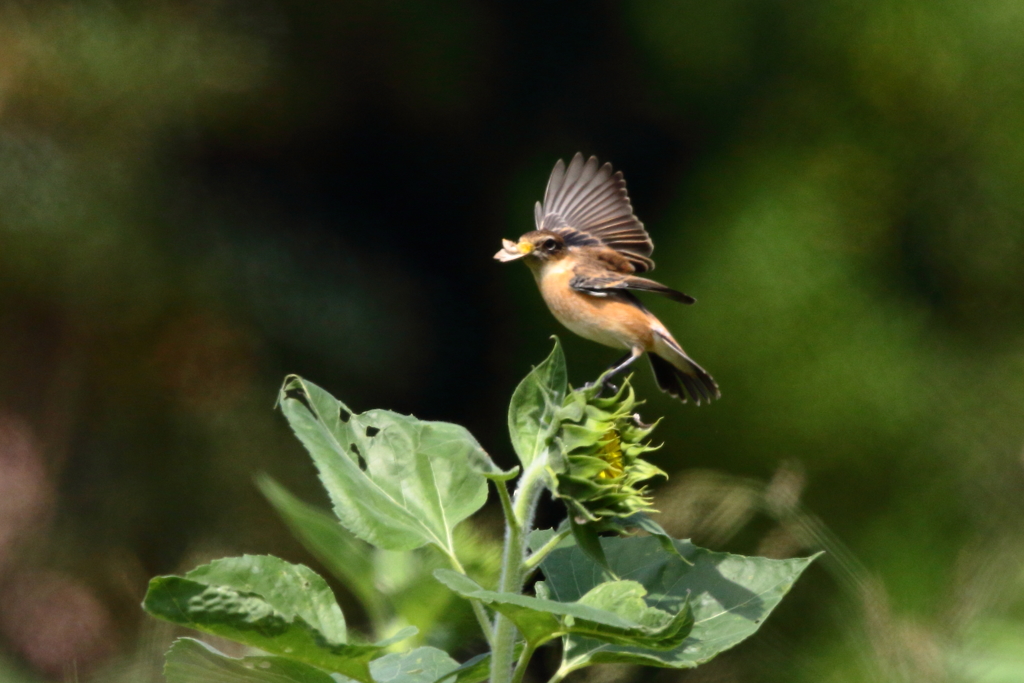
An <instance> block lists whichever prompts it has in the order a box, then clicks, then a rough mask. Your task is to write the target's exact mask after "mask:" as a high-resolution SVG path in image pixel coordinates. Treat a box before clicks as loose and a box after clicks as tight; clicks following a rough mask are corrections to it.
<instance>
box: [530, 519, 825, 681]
mask: <svg viewBox="0 0 1024 683" xmlns="http://www.w3.org/2000/svg"><path fill="white" fill-rule="evenodd" d="M552 533H553V532H550V531H547V532H543V533H534V534H532V535H531V538H530V542H531V545H532V546H533V547H535V548H537V547H540V546H541V545H543V543H544V542H545V541H547V540H548V539H549V538H551V536H552ZM601 544H602V546H603V547H604V552H605V557H606V558H607V559H608V564H609V566H610V567H611V569H612V571H613V572H615V574H616V575H618V576H628V577H630V579H634V580H636V581H638V582H639V583H640V584H642V585H643V586H644V587H645V588H646V589H647V591H648V595H647V601H648V603H650V604H651V605H653V606H655V607H660V608H661V609H663V610H667V611H669V612H673V611H675V610H678V609H679V607H680V605H682V604H685V602H686V601H687V600H689V602H690V604H691V605H692V610H693V618H694V626H693V630H692V631H691V632H690V634H689V636H688V637H687V638H686V640H685V641H683V642H682V644H680V645H679V646H677V647H675V648H673V649H671V650H666V651H661V652H658V651H653V650H649V649H643V648H638V647H633V646H625V645H618V644H609V643H607V642H600V641H598V640H595V639H593V638H588V637H581V636H578V635H575V634H570V635H569V636H567V637H566V639H565V643H564V648H563V663H562V671H563V673H566V672H568V671H575V670H576V669H580V668H582V667H584V666H589V665H590V664H597V663H600V662H626V663H634V664H647V665H652V666H662V667H669V668H676V669H685V668H691V667H695V666H697V665H698V664H702V663H704V662H707V661H708V660H710V659H711V658H712V657H714V656H715V655H717V654H718V653H720V652H722V651H724V650H727V649H729V648H730V647H732V646H734V645H736V644H737V643H739V642H740V641H742V640H743V639H745V638H747V637H749V636H750V635H752V634H753V633H754V632H755V631H757V629H758V627H759V626H760V625H761V623H762V622H763V621H764V619H765V618H766V617H767V616H768V615H769V614H770V613H771V611H772V609H774V608H775V606H776V605H778V604H779V601H780V600H782V597H783V596H784V595H785V594H786V593H787V592H788V591H789V589H790V588H791V587H792V586H793V583H794V582H795V581H796V580H797V578H798V577H799V576H800V574H801V573H802V572H803V571H804V569H806V568H807V566H808V565H809V564H810V563H811V562H812V561H813V560H814V557H817V556H814V557H809V558H800V559H792V560H770V559H767V558H762V557H744V556H742V555H730V554H728V553H715V552H711V551H710V550H704V549H703V548H698V547H696V546H694V545H693V544H691V543H689V542H688V541H675V542H674V544H675V546H676V549H677V550H678V551H679V553H680V554H681V555H682V556H683V557H685V558H686V559H688V560H689V561H690V562H692V563H693V564H692V565H690V564H687V563H686V562H685V561H683V560H682V559H680V558H679V557H677V556H676V555H675V554H674V553H667V552H665V551H664V549H662V547H661V545H660V544H659V539H657V538H654V537H649V536H648V537H642V538H641V537H632V538H602V539H601ZM541 568H542V569H543V571H544V575H545V577H546V578H547V586H548V588H549V590H550V591H551V594H552V595H553V596H554V598H555V599H556V600H559V601H562V602H570V601H573V600H579V599H581V598H582V597H583V596H584V595H585V594H587V592H588V591H591V590H592V589H594V588H595V587H596V586H598V585H599V584H600V583H601V582H602V580H603V579H602V577H603V575H604V570H603V569H602V568H601V567H600V566H599V565H598V564H597V563H596V562H594V561H593V560H591V559H590V558H589V557H588V556H587V555H586V553H584V552H583V551H582V550H580V549H579V548H578V547H576V546H575V545H573V544H572V541H571V540H570V539H568V538H567V539H566V540H565V541H564V542H563V543H562V544H560V545H559V547H558V548H556V549H555V550H553V551H551V553H550V554H549V555H548V556H547V557H546V558H545V559H544V561H543V562H541Z"/></svg>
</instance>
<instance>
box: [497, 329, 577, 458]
mask: <svg viewBox="0 0 1024 683" xmlns="http://www.w3.org/2000/svg"><path fill="white" fill-rule="evenodd" d="M567 386H568V373H567V371H566V367H565V355H564V354H563V353H562V345H561V344H560V343H559V341H558V337H555V348H554V349H552V350H551V355H549V356H548V357H547V358H546V359H545V360H544V362H543V363H541V364H540V365H538V366H537V367H535V368H534V369H533V370H531V371H530V374H528V375H527V376H526V378H525V379H523V381H522V382H520V383H519V386H518V387H516V390H515V393H513V394H512V402H511V403H510V404H509V407H508V431H509V433H510V434H511V436H512V447H513V448H515V451H516V455H518V456H519V461H520V462H521V463H522V464H523V468H524V469H526V468H528V467H529V466H530V465H531V464H532V463H533V461H534V460H536V459H537V457H538V456H539V455H541V454H542V453H543V452H544V451H545V450H547V448H548V444H549V442H550V440H551V437H552V435H553V434H554V431H555V428H557V424H555V416H556V415H557V414H558V412H559V410H560V409H561V407H562V402H563V401H564V400H565V392H566V388H567Z"/></svg>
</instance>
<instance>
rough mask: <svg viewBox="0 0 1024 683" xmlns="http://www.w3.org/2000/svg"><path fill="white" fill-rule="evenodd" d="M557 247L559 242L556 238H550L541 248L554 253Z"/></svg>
mask: <svg viewBox="0 0 1024 683" xmlns="http://www.w3.org/2000/svg"><path fill="white" fill-rule="evenodd" d="M557 246H558V242H557V241H555V240H554V238H551V237H549V238H547V239H546V240H544V244H542V245H541V248H542V249H543V250H544V251H554V250H555V247H557Z"/></svg>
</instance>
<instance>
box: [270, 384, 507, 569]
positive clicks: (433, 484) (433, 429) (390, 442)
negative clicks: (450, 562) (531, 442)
mask: <svg viewBox="0 0 1024 683" xmlns="http://www.w3.org/2000/svg"><path fill="white" fill-rule="evenodd" d="M280 404H281V410H282V411H283V412H284V414H285V417H287V418H288V422H289V423H290V424H291V426H292V429H293V430H294V431H295V434H296V435H297V436H298V437H299V439H300V440H301V441H302V443H303V444H304V445H305V446H306V449H307V450H308V451H309V452H310V455H312V457H313V461H314V462H315V463H316V466H317V469H318V470H319V471H320V479H321V481H323V484H324V486H325V487H326V488H327V492H328V494H330V497H331V502H332V503H333V504H334V511H335V513H336V514H337V515H338V518H339V519H340V520H341V523H342V524H344V525H345V526H346V527H347V528H348V529H349V530H350V531H352V533H354V534H355V535H356V536H358V537H359V538H361V539H363V540H364V541H367V542H369V543H372V544H373V545H375V546H377V547H379V548H384V549H385V550H412V549H414V548H419V547H420V546H422V545H425V544H427V543H432V544H434V545H436V546H437V547H439V548H441V549H442V550H443V551H444V552H446V553H448V554H449V555H451V556H454V554H455V548H454V544H453V541H452V529H454V528H455V526H456V525H457V524H458V523H459V522H461V521H462V520H464V519H466V518H467V517H469V516H470V515H471V514H473V513H474V512H476V511H477V510H479V509H480V508H481V507H482V506H483V504H484V502H486V500H487V480H486V479H485V478H484V476H483V474H481V472H497V471H500V470H498V467H497V466H496V465H495V464H494V463H493V462H492V461H491V459H490V458H489V457H488V455H487V454H486V453H485V452H484V450H483V449H482V448H481V447H480V444H478V443H477V442H476V439H474V438H473V436H472V435H471V434H470V433H469V432H468V431H466V430H465V429H464V428H462V427H460V426H458V425H453V424H448V423H446V422H425V421H422V420H417V419H416V418H414V417H410V416H407V415H399V414H398V413H393V412H391V411H388V410H371V411H368V412H365V413H363V414H361V415H356V414H354V413H353V412H352V411H351V410H349V409H348V408H347V407H346V406H345V405H344V404H343V403H341V402H340V401H338V400H337V399H335V398H334V397H333V396H331V395H330V394H329V393H327V392H326V391H324V390H323V389H321V388H320V387H318V386H316V385H315V384H312V383H310V382H307V381H305V380H303V379H301V378H300V377H296V376H294V375H293V376H291V377H289V378H288V379H286V380H285V383H284V386H283V387H282V388H281V395H280Z"/></svg>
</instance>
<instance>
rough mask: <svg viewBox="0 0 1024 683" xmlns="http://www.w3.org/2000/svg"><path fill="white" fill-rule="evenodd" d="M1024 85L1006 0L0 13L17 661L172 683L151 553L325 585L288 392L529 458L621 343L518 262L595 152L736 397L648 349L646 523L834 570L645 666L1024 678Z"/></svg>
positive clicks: (12, 633)
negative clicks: (733, 640) (581, 331)
mask: <svg viewBox="0 0 1024 683" xmlns="http://www.w3.org/2000/svg"><path fill="white" fill-rule="evenodd" d="M1022 72H1024V4H1021V3H1020V2H1019V1H1018V0H973V1H971V2H964V1H962V0H961V1H956V0H856V1H851V0H790V1H788V2H778V1H776V0H716V1H715V2H698V1H696V0H687V1H682V0H632V1H628V2H610V1H607V2H589V1H583V0H574V1H564V2H542V1H538V0H522V1H518V2H472V1H470V0H420V1H418V2H396V1H394V0H384V1H380V0H378V1H376V2H375V1H372V0H302V1H293V2H285V1H284V0H245V1H241V0H238V1H232V0H212V1H211V0H204V1H202V2H198V1H190V0H134V1H131V0H70V1H67V2H28V1H20V2H19V1H10V0H7V1H5V2H2V3H0V680H2V681H5V682H6V681H11V682H16V683H36V682H39V681H72V680H74V681H77V680H81V681H119V682H120V681H125V682H127V681H142V682H143V683H147V682H149V681H158V680H161V678H160V674H159V667H160V662H161V657H162V652H163V651H164V649H166V647H167V645H168V644H169V642H170V640H171V638H172V637H173V635H174V632H173V630H169V629H165V628H164V627H162V626H160V625H158V624H156V623H155V622H153V620H151V619H148V618H146V617H144V615H143V614H142V612H141V610H140V609H139V607H138V605H139V601H140V599H141V596H142V594H143V592H144V590H145V585H146V581H147V580H148V578H149V577H151V576H153V575H156V574H162V573H171V572H181V571H184V570H187V569H189V568H191V567H192V566H195V565H196V564H198V563H200V562H202V561H205V560H208V559H210V558H212V557H217V556H224V555H229V554H239V553H241V552H260V553H266V552H270V553H275V554H279V555H281V556H283V557H285V558H287V559H289V560H292V561H299V562H308V563H310V564H311V565H312V566H314V567H317V568H318V569H322V566H321V565H320V564H318V563H317V562H316V561H315V560H314V559H313V558H312V557H310V556H309V555H308V554H307V553H306V552H305V551H304V550H303V549H302V547H301V545H300V544H299V543H298V542H296V541H295V540H293V539H292V537H291V536H290V534H289V533H288V531H287V529H286V528H285V526H284V525H283V524H281V523H280V521H278V519H277V517H276V515H275V514H274V512H273V510H272V509H271V507H270V506H269V505H268V504H267V502H266V501H265V499H264V498H263V497H262V496H261V495H260V493H259V491H258V490H257V489H256V487H255V486H254V484H253V477H254V475H256V474H257V473H259V472H267V473H270V474H271V475H272V476H274V477H275V478H277V480H278V481H281V482H282V483H284V484H285V485H286V486H287V487H289V488H290V489H291V490H292V491H294V492H295V493H296V494H298V495H299V496H300V497H302V498H304V499H306V500H308V501H311V502H316V503H322V502H323V500H324V499H323V495H322V493H321V492H320V491H319V487H318V484H317V482H316V478H315V474H314V471H313V468H312V466H311V464H310V462H309V460H308V458H307V457H306V456H305V455H304V453H303V451H302V450H301V447H300V446H299V445H298V443H297V442H296V441H295V440H294V439H293V438H292V436H291V435H290V434H289V432H288V429H287V426H286V425H285V423H284V420H283V418H282V417H281V415H280V414H279V413H278V412H276V411H275V410H274V408H273V404H274V397H275V392H276V389H277V387H278V386H279V384H280V381H281V380H282V378H283V376H284V375H285V374H286V373H290V372H297V373H300V374H302V375H304V376H306V377H308V378H310V379H311V380H313V381H315V382H317V383H318V384H320V385H322V386H324V387H326V388H328V389H329V390H331V391H332V392H333V393H334V394H336V395H337V396H339V397H340V398H342V399H343V400H345V401H346V402H347V403H349V405H351V406H352V407H353V408H354V409H356V410H364V409H368V408H373V407H384V408H391V409H394V410H398V411H402V412H409V413H414V414H415V415H417V416H418V417H421V418H429V419H442V420H448V421H452V422H458V423H461V424H464V425H466V426H467V427H468V428H469V429H470V430H471V431H472V432H473V433H474V434H475V435H476V436H477V438H478V439H479V440H480V441H481V442H482V443H483V444H484V446H485V447H486V448H487V449H488V450H489V451H491V452H492V454H493V455H494V457H495V459H497V460H498V461H499V463H501V464H502V465H510V464H511V463H512V461H513V458H514V456H513V454H512V452H511V449H510V447H509V445H508V442H507V438H506V435H505V408H506V401H507V399H508V397H509V395H510V394H511V391H512V389H513V388H514V386H515V383H516V382H517V381H518V379H519V378H520V377H522V376H523V375H524V374H525V373H526V372H527V370H528V369H529V367H530V365H531V364H532V363H536V362H538V361H540V360H541V359H542V358H543V357H544V356H545V355H546V354H547V352H548V350H549V349H550V341H549V336H550V335H551V334H554V333H559V334H561V335H562V338H563V340H564V342H565V346H566V351H567V355H568V359H569V363H570V371H571V378H572V381H573V382H574V383H576V384H580V383H582V382H584V381H586V380H588V379H590V378H592V377H594V376H595V375H596V374H597V373H598V372H599V371H600V370H601V369H602V368H603V367H604V366H605V365H606V364H607V363H608V362H610V361H611V360H613V359H614V358H615V356H616V355H617V354H616V353H615V352H613V351H612V350H609V349H602V348H600V347H597V346H595V345H592V344H590V343H588V342H584V341H582V340H578V339H575V338H572V337H570V336H568V334H566V333H564V332H562V330H560V329H559V328H558V326H557V323H556V322H555V321H554V319H553V318H552V317H551V316H550V314H549V313H548V312H547V311H546V310H545V309H544V307H543V304H542V302H541V300H540V297H539V296H538V294H537V292H536V290H535V287H534V285H533V283H532V280H531V278H530V275H529V273H528V272H527V270H526V269H525V268H523V267H521V266H518V265H516V266H514V267H513V266H503V265H501V264H498V263H496V262H494V261H493V260H492V259H491V256H492V255H493V253H494V252H495V251H496V250H497V249H498V248H499V246H500V239H501V238H502V237H515V236H517V235H519V234H520V233H522V232H525V231H527V230H528V229H530V228H531V222H532V206H533V202H534V201H535V200H536V199H539V198H540V196H541V194H542V192H543V188H544V184H545V182H546V178H547V174H548V172H549V171H550V168H551V166H552V164H553V163H554V161H555V160H556V159H557V158H559V157H562V158H568V157H570V156H571V155H572V154H573V153H575V152H576V151H583V152H584V153H587V154H596V155H598V156H599V157H600V158H601V159H602V160H609V161H611V162H613V164H614V165H615V167H616V168H619V169H622V170H623V171H624V172H625V174H626V178H627V180H628V182H629V189H630V193H631V196H632V199H633V204H634V207H635V208H636V210H637V213H638V215H639V216H640V218H641V220H643V221H644V222H645V223H646V225H647V227H648V230H649V231H650V233H651V234H652V236H653V238H654V241H655V243H656V244H657V249H656V251H655V254H654V256H655V258H656V260H657V261H658V268H657V271H656V272H655V275H656V276H657V277H658V278H659V279H660V280H661V281H663V282H665V283H666V284H668V285H670V286H672V287H676V288H679V289H682V290H683V291H686V292H688V293H690V294H692V295H694V296H696V297H697V299H698V300H699V303H698V304H697V305H696V306H692V307H680V306H676V305H674V304H673V303H672V302H668V301H651V302H650V305H651V307H652V308H653V309H654V310H655V311H656V312H657V313H658V314H659V315H660V316H662V317H663V319H664V320H665V321H666V322H667V323H668V324H669V326H670V327H671V328H672V329H673V330H674V331H675V332H676V334H677V337H678V338H679V339H680V341H681V342H682V343H683V345H684V346H685V347H686V348H687V349H688V350H689V351H690V353H691V355H693V356H694V358H696V359H697V360H698V361H699V362H701V363H702V364H703V365H704V366H705V367H707V368H708V369H709V370H710V371H711V372H712V374H714V375H715V377H716V379H717V380H718V381H719V383H720V385H721V388H722V393H723V398H722V400H721V401H720V402H717V403H714V404H712V405H710V406H702V407H700V408H695V407H693V406H692V405H687V406H682V405H679V404H676V403H673V402H671V401H670V400H668V399H666V398H665V397H663V396H662V395H661V394H660V393H659V392H658V391H657V390H656V388H655V386H654V384H653V380H652V379H651V377H650V375H649V370H648V369H646V368H644V369H642V370H640V371H639V374H638V377H637V378H636V384H637V386H638V388H639V390H640V392H641V394H642V395H643V396H644V397H645V398H647V399H648V404H647V406H646V408H645V417H650V418H653V417H657V416H665V420H664V422H663V423H662V426H661V427H659V430H658V432H657V434H658V436H659V437H660V439H661V440H663V441H664V442H665V447H664V448H663V450H661V451H660V452H659V453H658V454H657V457H656V458H655V461H656V462H657V464H659V465H660V466H661V467H663V468H664V469H666V470H668V471H669V472H670V473H671V474H672V477H671V480H670V481H669V482H668V483H667V484H664V485H662V486H660V488H659V491H658V505H659V507H660V508H661V509H662V510H663V511H664V513H663V514H662V515H661V517H660V521H661V522H662V523H663V524H664V525H665V526H666V527H667V528H669V529H670V530H671V531H672V532H673V533H675V534H676V535H680V536H682V535H692V536H693V537H694V539H695V540H696V541H698V542H700V543H702V544H704V545H708V546H710V547H712V548H715V549H726V550H736V551H742V552H757V553H761V554H766V555H772V556H792V555H797V554H805V553H807V552H810V551H812V550H815V549H819V548H825V549H826V550H827V551H828V555H826V557H825V558H824V560H822V561H820V562H819V563H818V564H816V565H815V566H814V567H813V568H812V570H811V571H810V572H809V573H808V575H807V576H806V577H805V578H804V579H802V580H801V582H800V583H799V584H798V585H797V586H796V588H795V590H794V592H793V593H792V594H791V596H790V598H789V599H788V600H787V601H784V603H783V605H782V606H781V607H780V609H779V611H778V612H777V613H776V614H775V615H774V616H773V617H772V618H771V619H770V620H769V621H768V622H767V623H766V625H765V626H764V627H763V628H762V629H761V631H760V632H759V634H758V635H757V636H756V637H755V638H754V639H752V640H751V641H749V642H747V643H745V644H743V645H742V646H740V647H739V648H737V649H736V650H734V651H732V652H729V653H727V654H726V655H723V656H722V657H721V658H719V659H718V660H716V661H715V662H713V663H712V664H709V665H707V666H706V667H703V668H702V669H698V670H696V671H693V672H682V673H680V672H666V671H661V672H658V673H656V677H657V680H658V681H663V682H668V681H676V680H678V681H702V682H712V681H722V682H737V683H739V682H753V681H766V682H776V681H777V682H779V683H781V682H784V681H785V682H804V681H806V682H811V681H814V682H822V681H827V682H835V683H846V682H850V683H853V682H859V681H915V682H921V681H925V682H927V681H984V682H986V683H995V682H999V683H1004V682H1005V683H1009V682H1011V681H1017V682H1019V681H1024V533H1022V531H1024V529H1022V527H1024V523H1022V521H1024V516H1022V515H1024V460H1022V456H1024V450H1022V449H1024V419H1022V418H1024V410H1022V407H1024V79H1022V78H1021V73H1022ZM492 503H493V501H492ZM542 514H543V516H544V519H545V521H547V522H549V523H553V522H557V514H558V512H557V510H555V509H554V508H547V509H545V510H544V511H543V512H542ZM495 519H496V512H495V510H494V509H493V507H492V508H490V509H489V511H487V512H485V514H484V515H483V519H482V521H481V522H480V523H479V525H478V526H479V529H480V531H479V533H481V534H483V535H484V536H487V535H488V534H490V535H491V536H493V535H494V534H496V533H497V531H496V529H497V524H496V522H495ZM335 585H336V587H337V589H338V592H339V594H340V595H342V599H343V604H345V605H347V606H346V611H348V612H349V613H350V618H351V620H352V621H353V622H354V623H356V624H357V625H358V624H359V623H360V619H361V618H362V617H361V616H360V612H359V610H358V608H357V607H352V605H353V604H354V603H353V602H352V600H351V598H350V597H349V596H347V595H346V594H345V591H344V589H343V587H342V586H341V585H339V584H338V583H335ZM442 590H443V589H442ZM543 667H544V662H540V663H539V664H538V668H537V671H535V672H531V676H534V677H539V676H541V675H543V673H544V672H543ZM649 675H650V673H645V672H642V671H638V670H636V669H630V668H621V667H620V668H608V669H604V670H597V669H595V670H592V671H591V672H590V673H585V674H583V677H587V678H592V679H593V680H595V681H611V680H616V681H619V680H621V681H633V680H638V679H639V678H641V677H647V676H649ZM541 680H543V679H541Z"/></svg>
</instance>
